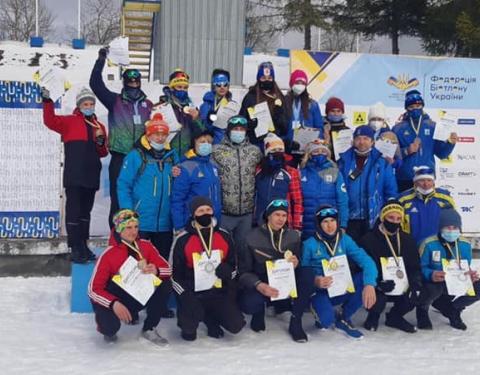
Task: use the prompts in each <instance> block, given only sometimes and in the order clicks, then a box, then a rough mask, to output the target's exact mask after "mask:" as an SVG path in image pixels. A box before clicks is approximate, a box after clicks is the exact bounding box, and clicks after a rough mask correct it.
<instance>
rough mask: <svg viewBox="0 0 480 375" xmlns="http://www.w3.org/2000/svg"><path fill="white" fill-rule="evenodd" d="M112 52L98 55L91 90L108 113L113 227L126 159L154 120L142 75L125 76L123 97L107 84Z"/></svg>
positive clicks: (129, 73) (132, 72)
mask: <svg viewBox="0 0 480 375" xmlns="http://www.w3.org/2000/svg"><path fill="white" fill-rule="evenodd" d="M107 55H108V48H101V49H100V50H99V51H98V59H97V61H96V62H95V65H94V66H93V69H92V73H91V75H90V88H91V89H92V91H93V92H94V93H95V95H96V96H97V98H98V100H99V101H100V102H101V103H102V104H103V105H104V106H105V108H106V109H107V110H108V138H109V140H108V148H109V151H110V154H111V159H110V164H109V166H108V176H109V180H110V213H109V217H108V220H109V224H110V228H112V226H113V223H112V217H113V214H114V213H115V212H117V211H118V207H119V206H118V196H117V179H118V175H119V174H120V170H121V168H122V164H123V158H124V157H125V155H126V154H128V153H129V152H130V150H131V149H132V148H133V146H134V145H135V142H137V140H138V139H139V138H140V137H141V136H142V135H143V132H144V125H145V122H146V121H148V120H149V119H150V114H151V111H152V102H151V101H150V100H148V99H147V96H146V95H145V93H144V92H143V91H142V90H141V79H142V75H141V74H140V72H139V71H138V70H137V69H127V70H125V71H124V72H123V74H122V79H123V88H122V91H121V92H120V93H116V92H112V91H110V90H109V89H108V88H107V86H106V85H105V82H104V81H103V76H102V70H103V67H104V66H105V61H106V59H107Z"/></svg>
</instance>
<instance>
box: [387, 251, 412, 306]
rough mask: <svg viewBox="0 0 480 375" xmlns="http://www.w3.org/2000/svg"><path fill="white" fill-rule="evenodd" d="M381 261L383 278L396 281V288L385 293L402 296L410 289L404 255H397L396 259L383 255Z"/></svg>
mask: <svg viewBox="0 0 480 375" xmlns="http://www.w3.org/2000/svg"><path fill="white" fill-rule="evenodd" d="M397 262H398V264H397ZM380 263H381V265H382V275H383V280H384V281H386V280H393V281H394V282H395V288H394V289H393V290H392V291H391V292H388V293H385V294H386V295H387V296H401V295H402V294H404V293H405V292H406V291H407V290H408V288H409V284H408V277H407V271H406V269H405V263H404V262H403V257H397V260H396V261H395V258H394V257H388V258H387V257H381V258H380Z"/></svg>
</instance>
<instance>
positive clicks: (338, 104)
mask: <svg viewBox="0 0 480 375" xmlns="http://www.w3.org/2000/svg"><path fill="white" fill-rule="evenodd" d="M336 108H338V109H341V110H342V112H343V113H345V105H344V104H343V102H342V100H341V99H339V98H336V97H334V96H332V97H331V98H330V99H328V101H327V103H326V104H325V113H326V114H327V115H328V112H330V111H331V110H332V109H336Z"/></svg>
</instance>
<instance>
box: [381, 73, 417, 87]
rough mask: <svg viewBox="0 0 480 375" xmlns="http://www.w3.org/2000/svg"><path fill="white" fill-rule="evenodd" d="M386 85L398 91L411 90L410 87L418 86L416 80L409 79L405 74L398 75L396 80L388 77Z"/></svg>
mask: <svg viewBox="0 0 480 375" xmlns="http://www.w3.org/2000/svg"><path fill="white" fill-rule="evenodd" d="M387 83H388V84H389V85H391V86H394V87H396V88H397V89H399V90H402V91H405V90H408V89H411V88H412V87H415V86H418V85H419V83H420V82H419V81H418V79H416V78H412V79H410V77H409V76H408V75H407V74H400V75H399V76H398V78H397V77H394V76H390V77H389V78H388V79H387Z"/></svg>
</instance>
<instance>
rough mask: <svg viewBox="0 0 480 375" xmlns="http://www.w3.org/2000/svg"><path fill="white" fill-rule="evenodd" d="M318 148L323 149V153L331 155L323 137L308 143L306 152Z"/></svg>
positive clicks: (309, 152) (308, 152)
mask: <svg viewBox="0 0 480 375" xmlns="http://www.w3.org/2000/svg"><path fill="white" fill-rule="evenodd" d="M317 150H321V151H322V154H326V155H328V156H330V149H329V148H328V146H327V145H326V143H325V141H324V140H322V139H316V140H314V141H313V142H309V143H307V145H306V146H305V153H306V154H308V155H310V154H311V153H312V152H314V151H317Z"/></svg>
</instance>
